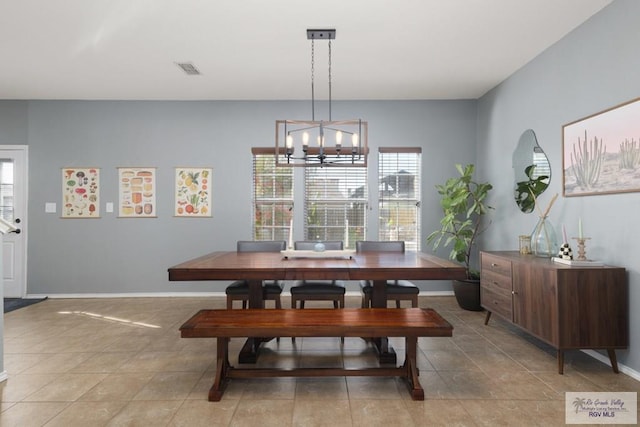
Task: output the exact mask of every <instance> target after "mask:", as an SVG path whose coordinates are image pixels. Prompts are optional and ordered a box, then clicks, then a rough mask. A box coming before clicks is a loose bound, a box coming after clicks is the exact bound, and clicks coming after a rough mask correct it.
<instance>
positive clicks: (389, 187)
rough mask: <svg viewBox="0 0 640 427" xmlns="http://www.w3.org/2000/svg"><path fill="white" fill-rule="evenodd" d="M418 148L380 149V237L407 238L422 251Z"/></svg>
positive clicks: (410, 245) (409, 244) (409, 247)
mask: <svg viewBox="0 0 640 427" xmlns="http://www.w3.org/2000/svg"><path fill="white" fill-rule="evenodd" d="M421 153H422V150H421V149H420V148H419V147H409V148H397V147H393V148H382V147H381V148H380V149H379V152H378V193H379V195H378V213H379V218H380V220H379V224H378V239H379V240H404V242H405V247H406V249H407V250H413V251H419V250H420V182H421V181H422V177H421V173H420V164H421Z"/></svg>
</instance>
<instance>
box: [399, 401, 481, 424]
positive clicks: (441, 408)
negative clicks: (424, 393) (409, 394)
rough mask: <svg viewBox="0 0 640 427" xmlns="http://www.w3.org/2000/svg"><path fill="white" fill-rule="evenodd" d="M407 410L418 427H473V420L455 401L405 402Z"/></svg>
mask: <svg viewBox="0 0 640 427" xmlns="http://www.w3.org/2000/svg"><path fill="white" fill-rule="evenodd" d="M405 403H406V405H407V410H408V412H409V414H410V415H411V418H412V419H413V421H414V422H415V424H416V425H418V426H434V427H435V426H443V427H444V426H446V427H463V426H464V427H466V426H475V425H476V424H475V422H474V421H473V418H472V417H471V416H470V415H469V414H468V413H467V411H465V409H464V408H463V407H462V405H461V404H460V402H458V401H457V400H448V399H447V400H436V399H426V400H424V401H422V402H419V401H407V402H405Z"/></svg>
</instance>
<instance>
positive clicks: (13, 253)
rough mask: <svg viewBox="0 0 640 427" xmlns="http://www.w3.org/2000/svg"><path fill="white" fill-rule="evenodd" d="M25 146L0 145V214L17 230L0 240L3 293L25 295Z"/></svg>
mask: <svg viewBox="0 0 640 427" xmlns="http://www.w3.org/2000/svg"><path fill="white" fill-rule="evenodd" d="M27 154H28V153H27V147H26V146H22V145H0V216H1V217H2V218H3V219H4V220H6V221H9V222H10V223H13V224H14V225H15V227H16V228H17V229H18V230H16V231H15V232H11V233H8V234H6V235H5V236H4V238H3V239H2V275H3V283H4V296H5V297H8V298H21V297H24V296H25V295H26V282H27V271H26V268H27V233H26V231H27V230H26V228H25V226H26V219H27V188H28V186H27V178H28V173H27V159H28V157H27Z"/></svg>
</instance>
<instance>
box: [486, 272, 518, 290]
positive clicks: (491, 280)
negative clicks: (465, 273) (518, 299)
mask: <svg viewBox="0 0 640 427" xmlns="http://www.w3.org/2000/svg"><path fill="white" fill-rule="evenodd" d="M480 285H481V286H482V287H484V288H489V289H500V290H504V291H508V292H509V293H511V290H512V289H513V287H512V281H511V276H510V275H509V276H505V275H503V274H497V273H495V272H493V271H491V270H485V269H483V270H482V271H481V272H480Z"/></svg>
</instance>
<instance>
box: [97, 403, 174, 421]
mask: <svg viewBox="0 0 640 427" xmlns="http://www.w3.org/2000/svg"><path fill="white" fill-rule="evenodd" d="M182 403H183V402H182V401H180V400H174V401H139V402H129V403H128V404H127V405H126V406H125V407H124V408H122V410H121V411H120V412H119V413H118V414H117V415H116V416H114V417H113V418H112V419H111V420H110V421H109V422H108V423H107V424H106V425H107V426H109V427H149V426H166V425H168V424H169V422H170V421H171V419H172V418H173V416H174V415H175V413H176V412H177V411H178V409H179V408H180V405H182Z"/></svg>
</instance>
